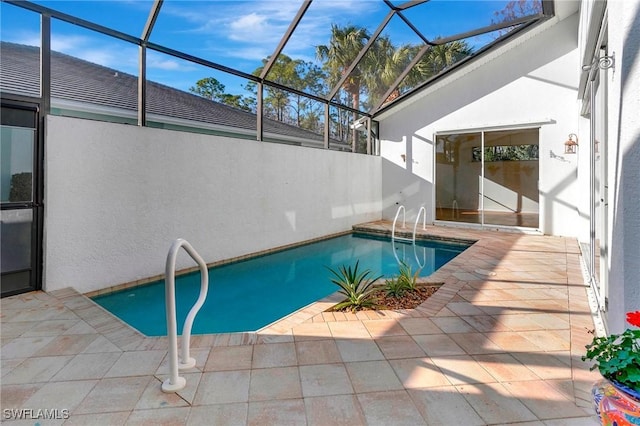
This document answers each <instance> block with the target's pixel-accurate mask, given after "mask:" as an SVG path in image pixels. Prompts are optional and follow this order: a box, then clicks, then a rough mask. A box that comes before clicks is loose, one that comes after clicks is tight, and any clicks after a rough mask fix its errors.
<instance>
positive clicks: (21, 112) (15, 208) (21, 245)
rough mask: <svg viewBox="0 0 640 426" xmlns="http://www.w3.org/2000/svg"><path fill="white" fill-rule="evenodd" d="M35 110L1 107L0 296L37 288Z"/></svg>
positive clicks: (37, 235)
mask: <svg viewBox="0 0 640 426" xmlns="http://www.w3.org/2000/svg"><path fill="white" fill-rule="evenodd" d="M36 123H37V108H36V107H35V106H33V107H27V108H25V107H13V106H9V105H5V104H4V103H3V105H2V125H1V126H0V208H1V209H0V273H1V280H2V287H1V289H2V296H7V295H11V294H16V293H20V292H24V291H29V290H34V289H36V288H38V283H37V277H36V275H37V274H36V273H35V271H36V265H37V264H38V259H37V253H38V250H37V249H36V247H38V246H39V241H38V238H39V233H38V232H37V231H38V227H37V220H36V218H37V217H38V214H39V208H41V206H40V205H39V204H38V203H36V202H35V198H36V197H35V191H34V188H35V185H34V182H35V172H36V171H37V170H35V169H34V164H36V162H35V158H36V155H35V153H36V149H35V147H36V144H37V134H36Z"/></svg>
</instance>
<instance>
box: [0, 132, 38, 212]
mask: <svg viewBox="0 0 640 426" xmlns="http://www.w3.org/2000/svg"><path fill="white" fill-rule="evenodd" d="M0 132H1V137H0V176H1V179H0V201H1V202H3V203H6V202H24V201H31V200H32V198H33V146H34V141H35V130H34V129H28V128H25V127H12V126H2V127H1V128H0Z"/></svg>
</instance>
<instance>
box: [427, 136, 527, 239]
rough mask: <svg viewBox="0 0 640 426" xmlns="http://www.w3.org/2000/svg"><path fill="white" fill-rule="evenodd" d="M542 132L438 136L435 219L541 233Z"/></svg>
mask: <svg viewBox="0 0 640 426" xmlns="http://www.w3.org/2000/svg"><path fill="white" fill-rule="evenodd" d="M538 151H539V144H538V129H537V128H535V129H512V130H503V131H486V132H476V133H459V134H456V133H452V134H440V135H437V136H436V166H435V167H436V197H435V198H436V214H435V217H436V220H442V221H453V222H465V223H477V224H480V225H500V226H518V227H527V228H539V195H538V194H539V192H538V177H539V168H538V162H539V156H538Z"/></svg>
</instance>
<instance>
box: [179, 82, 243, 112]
mask: <svg viewBox="0 0 640 426" xmlns="http://www.w3.org/2000/svg"><path fill="white" fill-rule="evenodd" d="M189 91H190V92H191V93H193V94H196V95H198V96H202V97H203V98H206V99H209V100H211V101H215V102H220V103H223V104H226V105H229V106H232V107H234V108H239V109H242V110H244V111H253V110H255V100H254V99H251V98H245V97H243V96H242V95H231V94H229V93H225V85H224V84H222V83H220V82H219V81H218V80H217V79H215V78H214V77H205V78H202V79H200V80H198V81H196V85H195V86H191V87H190V88H189Z"/></svg>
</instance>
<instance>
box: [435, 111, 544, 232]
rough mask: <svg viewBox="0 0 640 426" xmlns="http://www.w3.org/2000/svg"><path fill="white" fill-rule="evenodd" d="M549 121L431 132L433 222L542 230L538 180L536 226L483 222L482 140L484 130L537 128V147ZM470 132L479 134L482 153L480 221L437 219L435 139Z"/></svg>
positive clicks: (482, 163) (476, 226) (473, 226)
mask: <svg viewBox="0 0 640 426" xmlns="http://www.w3.org/2000/svg"><path fill="white" fill-rule="evenodd" d="M549 123H550V122H547V121H535V122H531V123H521V124H508V125H495V126H483V127H468V128H462V129H449V130H439V131H436V132H434V134H433V139H432V140H433V156H432V171H433V191H432V194H431V195H432V197H431V198H432V199H431V205H432V211H431V214H432V215H433V216H432V217H433V218H434V223H436V224H438V223H439V224H443V225H446V226H455V227H465V228H477V229H487V228H489V229H505V230H509V229H517V230H520V231H522V232H525V233H530V232H532V233H538V232H540V231H541V230H542V220H543V217H542V216H543V215H541V214H540V209H541V205H540V204H541V203H540V187H539V182H538V183H537V185H538V226H537V228H529V227H522V226H510V225H496V224H487V223H484V141H485V133H486V132H500V131H509V130H528V129H537V130H538V149H539V147H540V129H541V127H542V125H543V124H549ZM470 133H479V134H480V139H481V152H482V153H483V155H482V161H481V168H480V169H481V177H482V179H481V180H480V182H481V187H480V188H479V189H480V193H481V194H482V197H481V198H480V200H481V203H480V209H479V210H480V215H481V223H473V222H458V221H447V220H437V219H436V213H437V212H436V209H437V204H436V192H437V191H436V185H437V181H438V176H437V173H436V170H437V159H436V157H437V154H436V149H437V143H436V140H437V138H438V136H441V135H449V134H470ZM540 160H541V159H540V158H538V173H539V172H540V164H541V162H540Z"/></svg>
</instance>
